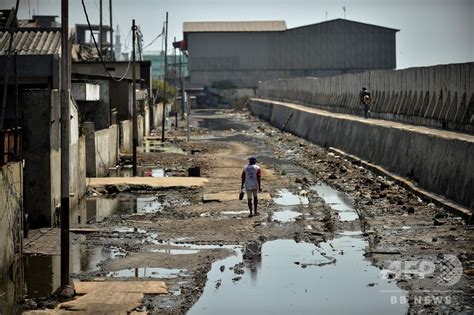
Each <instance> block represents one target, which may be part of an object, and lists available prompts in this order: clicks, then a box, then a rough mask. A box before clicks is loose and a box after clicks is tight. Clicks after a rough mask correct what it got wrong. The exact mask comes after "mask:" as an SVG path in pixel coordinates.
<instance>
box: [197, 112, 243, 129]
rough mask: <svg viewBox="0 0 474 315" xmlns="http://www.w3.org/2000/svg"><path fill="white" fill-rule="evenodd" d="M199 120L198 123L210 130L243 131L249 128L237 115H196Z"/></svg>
mask: <svg viewBox="0 0 474 315" xmlns="http://www.w3.org/2000/svg"><path fill="white" fill-rule="evenodd" d="M194 117H195V118H197V119H199V120H198V125H199V127H200V128H205V129H209V130H218V131H223V130H231V129H233V130H236V131H243V130H246V129H247V128H248V126H247V125H245V124H244V123H242V122H241V121H240V120H239V119H238V118H237V117H225V116H222V115H219V116H217V115H216V116H215V117H212V116H201V117H199V116H194Z"/></svg>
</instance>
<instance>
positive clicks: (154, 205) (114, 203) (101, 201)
mask: <svg viewBox="0 0 474 315" xmlns="http://www.w3.org/2000/svg"><path fill="white" fill-rule="evenodd" d="M85 202H86V206H85V211H83V213H78V214H77V221H76V222H73V225H75V224H79V225H81V224H86V223H96V222H101V221H103V220H104V219H105V218H106V217H109V216H111V215H119V214H133V213H136V214H146V213H155V212H160V211H162V210H163V207H164V206H165V203H166V201H165V202H163V201H161V200H160V198H158V197H156V196H150V195H140V196H137V195H125V196H118V197H114V198H107V197H95V198H87V199H86V200H85ZM81 214H82V215H81Z"/></svg>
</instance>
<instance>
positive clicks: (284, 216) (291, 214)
mask: <svg viewBox="0 0 474 315" xmlns="http://www.w3.org/2000/svg"><path fill="white" fill-rule="evenodd" d="M299 216H301V213H300V212H296V211H292V210H283V211H275V212H274V213H273V216H272V217H273V219H274V220H276V221H280V222H292V221H295V220H296V218H298V217H299Z"/></svg>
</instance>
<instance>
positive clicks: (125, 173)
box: [109, 165, 133, 177]
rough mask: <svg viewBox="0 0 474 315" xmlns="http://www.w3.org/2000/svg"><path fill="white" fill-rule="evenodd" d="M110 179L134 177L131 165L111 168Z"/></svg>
mask: <svg viewBox="0 0 474 315" xmlns="http://www.w3.org/2000/svg"><path fill="white" fill-rule="evenodd" d="M109 177H133V169H132V166H131V165H126V166H119V167H111V168H109Z"/></svg>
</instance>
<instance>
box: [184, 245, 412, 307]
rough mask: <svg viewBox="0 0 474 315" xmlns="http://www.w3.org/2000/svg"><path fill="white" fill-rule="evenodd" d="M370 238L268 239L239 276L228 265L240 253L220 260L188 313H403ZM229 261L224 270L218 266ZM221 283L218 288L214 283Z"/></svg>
mask: <svg viewBox="0 0 474 315" xmlns="http://www.w3.org/2000/svg"><path fill="white" fill-rule="evenodd" d="M366 246H367V243H366V242H365V241H364V240H362V239H360V238H353V237H348V236H342V237H339V238H336V239H334V240H332V241H329V242H327V243H323V244H321V247H316V246H315V245H314V244H309V243H296V242H295V241H293V240H277V241H271V242H267V243H265V244H264V245H263V247H262V258H261V260H260V261H256V262H246V268H245V273H244V275H243V276H242V279H241V280H239V281H235V280H232V279H233V278H234V279H235V276H236V275H235V274H234V273H233V271H232V270H229V267H231V266H234V265H235V264H237V263H239V262H240V261H242V255H241V254H240V253H239V254H238V256H234V257H230V258H227V259H225V260H223V261H220V262H216V263H214V264H213V266H212V270H211V271H210V272H209V274H208V282H207V285H206V288H205V290H204V293H203V295H202V297H201V298H200V299H199V301H198V302H197V303H196V304H195V305H194V306H193V307H192V308H191V310H190V311H189V314H219V313H226V314H245V313H247V314H262V313H265V314H315V313H322V314H348V313H351V314H367V313H372V314H402V313H405V312H406V307H405V306H403V305H392V304H391V303H390V293H388V292H387V291H390V290H396V289H398V288H397V287H396V285H395V284H394V283H389V282H387V281H386V280H383V279H381V278H380V272H379V269H378V268H376V267H373V266H372V265H371V264H370V263H369V262H368V261H366V260H364V257H363V252H364V248H365V247H366ZM222 265H224V266H226V269H225V270H224V272H221V271H220V269H219V268H220V266H222ZM217 283H220V287H219V288H218V289H216V284H217Z"/></svg>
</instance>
